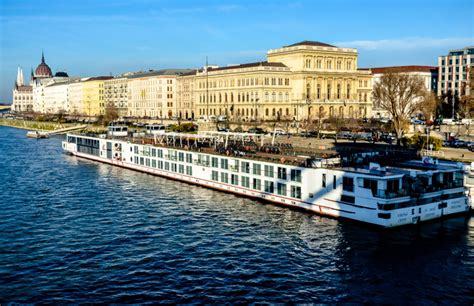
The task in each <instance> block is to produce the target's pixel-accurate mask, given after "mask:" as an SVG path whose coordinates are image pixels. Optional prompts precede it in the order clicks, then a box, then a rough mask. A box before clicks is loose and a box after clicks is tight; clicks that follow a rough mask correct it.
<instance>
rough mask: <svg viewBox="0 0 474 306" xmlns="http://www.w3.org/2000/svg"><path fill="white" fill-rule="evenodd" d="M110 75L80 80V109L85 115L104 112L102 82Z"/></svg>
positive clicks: (95, 114)
mask: <svg viewBox="0 0 474 306" xmlns="http://www.w3.org/2000/svg"><path fill="white" fill-rule="evenodd" d="M110 79H112V77H109V76H100V77H94V78H89V79H86V80H84V81H82V82H81V83H82V111H83V113H84V114H85V115H87V116H99V115H104V114H105V102H104V82H105V81H106V80H110Z"/></svg>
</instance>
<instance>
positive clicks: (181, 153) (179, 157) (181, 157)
mask: <svg viewBox="0 0 474 306" xmlns="http://www.w3.org/2000/svg"><path fill="white" fill-rule="evenodd" d="M178 160H179V161H184V153H183V152H179V153H178Z"/></svg>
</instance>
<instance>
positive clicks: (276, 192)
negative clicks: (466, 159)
mask: <svg viewBox="0 0 474 306" xmlns="http://www.w3.org/2000/svg"><path fill="white" fill-rule="evenodd" d="M71 136H73V137H75V138H85V139H91V140H96V141H99V146H98V148H96V149H95V151H94V154H91V153H87V152H79V150H78V146H77V144H76V143H72V142H68V141H65V142H63V149H64V150H65V151H66V152H68V153H71V154H72V155H75V156H77V157H82V158H87V159H90V160H95V161H98V162H103V163H108V164H111V165H115V166H120V167H124V168H128V169H133V170H136V171H140V172H145V173H149V174H153V175H158V176H162V177H166V178H170V179H174V180H179V181H183V182H187V183H190V184H194V185H200V186H204V187H208V188H212V189H216V190H220V191H224V192H230V193H234V194H238V195H242V196H245V197H251V198H257V199H261V200H264V201H268V202H272V203H276V204H279V205H285V206H290V207H295V208H300V209H304V210H307V211H310V212H313V213H316V214H319V215H324V216H330V217H336V218H347V219H351V220H356V221H361V222H365V223H370V224H374V225H378V226H382V227H395V226H401V225H407V224H415V223H419V222H423V221H427V220H432V219H437V218H441V217H443V216H448V215H453V214H458V213H463V212H466V211H467V210H468V208H469V205H468V201H467V197H466V196H465V195H464V187H458V188H450V189H449V190H440V191H437V192H433V193H430V194H427V195H422V196H420V198H421V201H423V197H426V198H429V199H435V200H434V201H433V202H432V203H430V202H429V201H428V202H427V203H424V204H417V205H412V206H409V207H403V208H398V209H390V210H387V209H380V207H387V206H383V205H385V204H390V203H395V204H394V205H397V203H408V202H407V201H410V197H409V196H402V197H398V198H396V199H393V198H391V199H388V198H380V197H374V196H373V192H371V190H370V189H367V188H364V187H363V186H361V184H362V183H361V182H362V179H364V178H365V177H371V176H370V175H364V174H360V173H352V172H346V171H343V170H340V169H331V168H305V167H297V166H292V165H285V164H280V163H270V162H263V161H256V160H251V159H245V158H236V157H228V156H225V155H224V156H223V155H216V154H206V153H200V152H194V151H188V150H180V149H176V148H166V147H156V146H151V145H143V144H136V143H130V142H125V141H120V140H115V139H114V140H110V139H101V138H94V137H86V136H77V135H71ZM107 143H108V144H107ZM107 146H108V147H107ZM117 147H119V148H120V150H119V151H118V150H115V149H114V148H117ZM153 149H154V150H153ZM152 150H153V152H154V151H155V150H158V151H160V152H161V154H157V155H155V156H152V154H151V152H152ZM145 152H146V153H145ZM172 154H174V155H172ZM187 155H189V157H190V158H188V156H187ZM179 157H182V158H179ZM185 157H186V158H185ZM198 158H203V159H204V160H205V161H207V163H203V162H202V160H199V159H198ZM216 158H218V161H219V162H218V164H214V165H212V164H211V163H210V161H211V160H212V159H216ZM222 159H226V160H227V162H226V163H228V164H229V165H230V167H225V169H223V168H222V167H221V160H222ZM233 163H235V164H236V165H242V163H249V164H250V165H251V166H253V165H254V164H257V163H258V164H260V166H259V167H260V171H258V172H259V173H257V174H254V172H253V171H242V170H243V169H239V168H238V166H237V167H232V164H233ZM267 166H268V167H273V168H272V169H278V171H280V169H285V176H284V177H283V178H281V177H280V178H279V176H280V173H278V174H277V173H276V171H275V172H273V174H271V173H266V172H264V167H265V169H266V167H267ZM253 167H256V166H253ZM252 169H253V168H252ZM249 170H250V168H249ZM293 171H300V172H298V173H300V177H299V179H293V177H291V178H290V175H289V174H290V172H291V173H292V174H293ZM266 174H268V175H266ZM224 176H225V179H224ZM234 176H235V178H236V181H232V179H233V178H234ZM237 177H238V178H237ZM322 177H324V183H323V182H322ZM343 177H349V178H351V179H352V180H353V181H354V184H353V185H354V186H353V190H352V191H350V190H349V191H348V190H346V189H347V188H345V187H344V186H343V184H342V181H343ZM231 178H232V179H231ZM256 180H257V181H258V184H256V183H255V181H256ZM264 184H265V186H264ZM379 184H380V185H383V184H384V183H383V182H382V179H380V182H379ZM269 186H271V188H269ZM277 186H278V188H277ZM281 186H284V187H281ZM267 187H268V188H267ZM420 203H421V202H420Z"/></svg>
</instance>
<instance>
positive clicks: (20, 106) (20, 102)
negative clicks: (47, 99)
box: [12, 67, 33, 112]
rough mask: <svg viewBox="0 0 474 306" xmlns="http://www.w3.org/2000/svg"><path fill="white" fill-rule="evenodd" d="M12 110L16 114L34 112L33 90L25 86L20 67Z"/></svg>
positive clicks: (14, 88) (29, 86)
mask: <svg viewBox="0 0 474 306" xmlns="http://www.w3.org/2000/svg"><path fill="white" fill-rule="evenodd" d="M12 110H13V111H15V112H31V111H33V88H32V87H31V85H26V84H25V81H24V79H23V69H22V68H21V67H18V72H17V75H16V81H15V86H14V87H13V104H12Z"/></svg>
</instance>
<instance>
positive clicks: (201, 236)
mask: <svg viewBox="0 0 474 306" xmlns="http://www.w3.org/2000/svg"><path fill="white" fill-rule="evenodd" d="M60 141H61V138H60V137H53V138H51V139H48V140H40V141H36V140H32V139H27V138H26V137H24V131H22V130H16V129H11V128H5V127H0V184H1V186H2V187H1V189H0V191H1V196H0V220H1V222H0V234H1V235H0V250H1V251H0V303H3V302H18V303H58V304H59V303H61V304H63V303H143V304H152V303H157V302H161V303H168V304H174V303H226V304H229V303H230V304H233V303H285V302H295V303H304V302H312V303H370V304H375V303H384V304H387V303H389V304H402V303H403V304H405V303H410V304H415V303H416V304H418V303H420V304H437V303H443V304H448V303H449V304H452V303H456V304H472V302H473V301H474V299H473V296H474V286H473V282H472V276H473V275H474V219H473V218H471V219H466V218H463V217H461V218H455V219H450V220H446V221H443V222H437V223H431V224H425V225H423V226H422V227H420V228H404V229H399V230H396V231H379V230H377V229H373V228H368V227H365V226H361V225H359V224H354V223H352V222H339V221H336V220H333V219H328V218H321V217H318V216H314V215H311V214H307V213H304V212H300V211H294V210H289V209H286V208H281V207H276V206H272V205H267V204H264V203H261V202H256V201H252V200H249V199H245V198H242V197H237V196H234V195H229V194H223V193H220V192H216V191H212V190H208V189H205V188H201V187H197V186H191V185H187V184H184V183H179V182H173V181H170V180H166V179H163V178H159V177H154V176H151V175H147V174H143V173H139V172H134V171H130V170H126V169H121V168H115V167H111V166H108V165H104V164H99V163H95V162H91V161H87V160H81V159H77V158H74V157H71V156H66V155H63V154H62V152H61V147H60Z"/></svg>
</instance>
